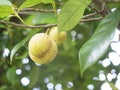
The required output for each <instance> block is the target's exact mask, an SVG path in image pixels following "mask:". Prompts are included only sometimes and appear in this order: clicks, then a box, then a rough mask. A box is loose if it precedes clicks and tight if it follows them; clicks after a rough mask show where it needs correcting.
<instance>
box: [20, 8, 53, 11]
mask: <svg viewBox="0 0 120 90" xmlns="http://www.w3.org/2000/svg"><path fill="white" fill-rule="evenodd" d="M22 11H40V12H54V11H53V10H52V9H51V10H45V9H38V8H25V9H23V10H22Z"/></svg>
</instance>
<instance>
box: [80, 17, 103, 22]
mask: <svg viewBox="0 0 120 90" xmlns="http://www.w3.org/2000/svg"><path fill="white" fill-rule="evenodd" d="M101 19H103V17H98V18H89V19H81V20H80V22H88V21H98V20H101Z"/></svg>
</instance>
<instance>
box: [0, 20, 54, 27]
mask: <svg viewBox="0 0 120 90" xmlns="http://www.w3.org/2000/svg"><path fill="white" fill-rule="evenodd" d="M0 23H2V24H8V25H13V26H18V27H25V28H46V27H51V26H56V24H46V25H38V26H29V25H25V24H17V23H13V22H8V21H0Z"/></svg>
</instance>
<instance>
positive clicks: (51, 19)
mask: <svg viewBox="0 0 120 90" xmlns="http://www.w3.org/2000/svg"><path fill="white" fill-rule="evenodd" d="M56 20H57V16H56V14H54V13H45V12H41V13H39V14H35V15H31V16H30V17H28V18H27V19H26V21H25V22H26V24H29V25H37V24H52V23H56Z"/></svg>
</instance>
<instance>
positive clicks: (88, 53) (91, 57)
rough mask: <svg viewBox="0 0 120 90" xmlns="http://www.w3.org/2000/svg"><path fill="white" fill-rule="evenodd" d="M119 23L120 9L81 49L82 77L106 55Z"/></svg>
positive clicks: (106, 19)
mask: <svg viewBox="0 0 120 90" xmlns="http://www.w3.org/2000/svg"><path fill="white" fill-rule="evenodd" d="M119 21H120V8H119V9H117V10H116V11H114V12H112V13H111V14H109V15H107V16H106V17H105V18H104V19H103V20H102V21H101V23H100V24H99V25H98V27H97V28H96V31H95V32H94V34H93V35H92V37H91V38H90V39H89V40H88V41H87V42H86V43H85V44H84V45H83V46H82V47H81V49H80V51H79V62H80V72H81V76H82V75H83V73H84V72H85V70H86V69H88V68H89V67H90V66H92V65H93V64H95V63H96V62H97V61H98V60H99V59H100V58H101V57H102V56H103V55H104V54H105V53H106V51H107V49H108V47H109V44H110V42H111V39H112V38H113V36H114V32H115V28H116V27H117V25H118V23H119Z"/></svg>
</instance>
